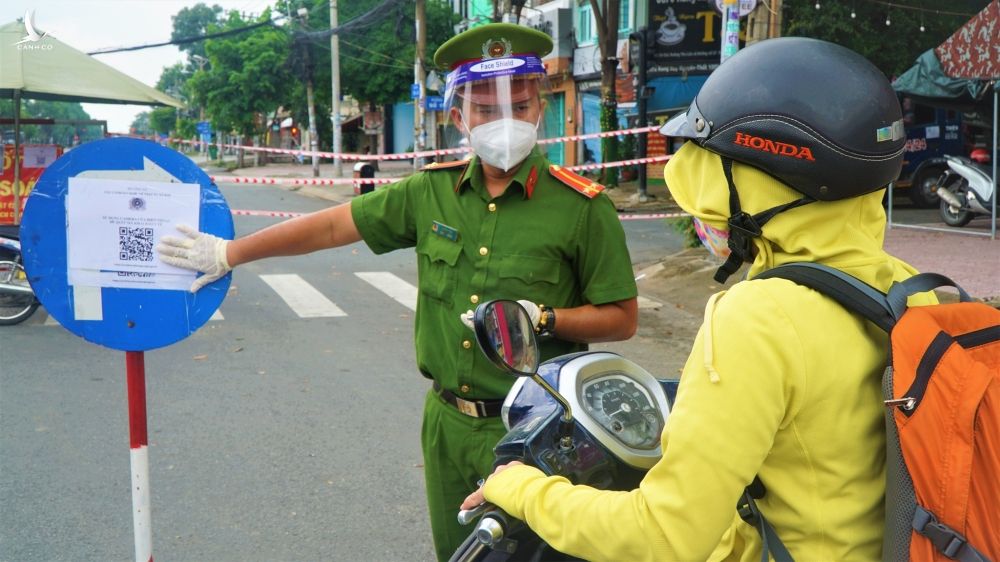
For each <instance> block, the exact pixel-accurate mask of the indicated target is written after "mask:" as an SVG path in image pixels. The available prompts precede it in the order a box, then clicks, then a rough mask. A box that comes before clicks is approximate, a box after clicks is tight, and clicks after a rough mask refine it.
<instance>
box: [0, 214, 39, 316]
mask: <svg viewBox="0 0 1000 562" xmlns="http://www.w3.org/2000/svg"><path fill="white" fill-rule="evenodd" d="M38 304H39V303H38V299H37V298H36V297H35V292H34V291H32V290H31V285H29V284H28V277H27V275H25V273H24V267H23V266H22V265H21V242H20V239H19V238H18V234H17V227H11V226H6V227H0V326H5V325H11V324H18V323H21V322H24V321H25V320H27V319H28V317H29V316H31V315H32V314H34V313H35V310H36V309H37V308H38Z"/></svg>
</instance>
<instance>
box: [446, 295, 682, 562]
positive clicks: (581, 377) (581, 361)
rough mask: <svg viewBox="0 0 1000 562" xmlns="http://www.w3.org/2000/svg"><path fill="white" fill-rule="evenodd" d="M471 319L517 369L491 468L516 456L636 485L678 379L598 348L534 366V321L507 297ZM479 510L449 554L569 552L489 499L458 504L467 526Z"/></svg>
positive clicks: (576, 474)
mask: <svg viewBox="0 0 1000 562" xmlns="http://www.w3.org/2000/svg"><path fill="white" fill-rule="evenodd" d="M474 326H475V332H476V340H477V342H478V343H479V347H480V349H481V350H482V351H483V353H484V354H485V355H486V357H488V358H489V359H490V360H491V361H492V362H493V363H494V364H496V365H497V367H499V368H501V369H503V370H505V371H507V372H509V373H510V374H511V375H513V376H516V377H519V378H518V380H517V381H516V382H515V383H514V386H513V387H512V388H511V390H510V392H509V393H508V394H507V398H506V400H505V401H504V404H503V407H502V409H501V416H502V418H503V422H504V425H505V426H506V427H507V429H508V433H507V434H506V435H505V436H504V437H503V439H501V440H500V442H499V443H497V445H496V447H495V448H494V453H495V455H496V461H495V463H494V466H499V465H501V464H505V463H508V462H510V461H513V460H519V461H522V462H524V463H526V464H530V465H533V466H536V467H538V468H539V469H541V470H542V471H543V472H545V473H546V474H549V475H556V474H558V475H561V476H565V477H566V478H568V479H569V480H570V481H571V482H573V483H574V484H585V485H588V486H592V487H594V488H601V489H606V490H631V489H634V488H637V487H638V485H639V482H640V480H642V477H643V475H644V474H645V473H646V471H647V470H649V469H650V468H651V467H652V466H653V465H654V464H655V463H656V462H657V460H659V458H660V456H661V451H660V434H661V433H662V432H663V427H664V425H665V424H666V421H667V416H668V415H669V412H670V407H671V405H672V404H673V400H674V397H675V396H676V393H677V385H678V383H679V381H677V380H666V381H661V380H658V379H656V378H655V377H653V375H651V374H649V373H648V372H647V371H645V370H644V369H643V368H642V367H639V366H638V365H636V364H635V363H633V362H632V361H629V360H628V359H625V358H624V357H621V356H620V355H617V354H615V353H610V352H605V351H597V352H582V353H573V354H569V355H563V356H561V357H556V358H553V359H550V360H548V361H546V362H544V363H542V364H541V365H539V362H538V353H539V350H538V344H537V342H536V341H535V332H534V330H533V326H532V324H531V320H530V318H529V317H528V314H527V312H525V310H524V308H522V307H521V305H519V304H518V303H517V302H514V301H505V300H499V301H490V302H487V303H483V304H481V305H479V307H478V308H477V309H476V312H475V317H474ZM477 517H478V518H479V522H478V523H477V524H476V526H475V528H474V530H473V531H472V532H471V534H470V535H469V537H468V538H467V539H466V540H465V542H464V543H463V544H462V545H461V546H460V547H459V549H458V550H457V551H456V552H455V554H454V555H453V556H452V557H451V561H452V562H478V561H482V560H489V561H508V560H511V561H513V560H530V561H541V560H572V559H573V558H571V557H569V556H567V555H564V554H562V553H560V552H557V551H555V550H554V549H552V548H551V547H550V546H549V545H548V544H546V543H545V542H544V541H542V540H541V539H540V538H539V537H538V535H536V534H535V533H534V532H532V531H531V529H530V528H528V526H527V525H525V524H524V522H522V521H519V520H517V519H514V518H513V517H511V516H510V515H508V514H506V513H504V512H503V511H502V510H500V509H499V508H497V507H496V506H493V505H491V504H489V503H484V504H482V505H480V506H477V507H475V508H473V509H471V510H467V511H461V512H459V515H458V520H459V522H460V523H462V524H463V525H465V524H469V523H471V522H472V521H473V520H475V519H476V518H477Z"/></svg>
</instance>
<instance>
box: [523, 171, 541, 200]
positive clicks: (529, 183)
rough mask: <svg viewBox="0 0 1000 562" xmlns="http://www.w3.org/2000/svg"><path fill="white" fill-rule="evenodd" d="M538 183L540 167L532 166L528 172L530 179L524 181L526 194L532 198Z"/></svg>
mask: <svg viewBox="0 0 1000 562" xmlns="http://www.w3.org/2000/svg"><path fill="white" fill-rule="evenodd" d="M536 183H538V167H537V166H532V167H531V171H530V172H528V179H527V180H525V182H524V196H525V197H526V198H528V199H531V194H532V193H534V192H535V184H536Z"/></svg>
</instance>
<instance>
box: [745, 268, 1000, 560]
mask: <svg viewBox="0 0 1000 562" xmlns="http://www.w3.org/2000/svg"><path fill="white" fill-rule="evenodd" d="M768 277H780V278H783V279H789V280H791V281H794V282H796V283H798V284H800V285H804V286H806V287H810V288H812V289H815V290H817V291H819V292H820V293H823V294H824V295H826V296H828V297H830V298H833V299H834V300H836V301H837V302H838V303H840V304H841V305H843V306H844V307H846V308H847V309H849V310H851V311H854V312H856V313H858V314H861V315H862V316H864V317H865V318H867V319H868V320H870V321H872V322H873V323H874V324H876V325H877V326H879V327H881V328H883V329H885V330H886V331H887V332H888V333H889V340H890V348H891V349H890V352H889V362H888V366H887V367H886V369H885V372H884V374H883V378H882V392H883V398H884V402H885V405H886V432H887V435H886V437H887V438H886V446H887V451H886V460H887V470H886V473H887V476H886V526H885V539H884V541H883V547H882V558H883V559H885V560H914V561H919V562H931V561H937V562H944V561H945V560H947V559H953V560H960V561H962V562H988V561H991V560H992V561H995V562H1000V310H997V309H995V308H993V307H991V306H988V305H986V304H983V303H976V302H971V299H970V298H969V295H968V294H966V292H965V291H964V290H962V289H961V287H958V285H956V284H955V283H953V282H952V281H951V280H950V279H948V278H946V277H944V276H942V275H938V274H934V273H922V274H919V275H916V276H914V277H911V278H910V279H907V280H906V281H903V282H902V283H896V284H894V285H893V286H892V288H891V289H890V290H889V294H888V295H885V294H883V293H881V292H879V291H878V290H876V289H874V288H872V287H870V286H869V285H866V284H865V283H863V282H861V281H859V280H858V279H855V278H854V277H852V276H850V275H847V274H845V273H843V272H841V271H838V270H836V269H832V268H829V267H826V266H823V265H819V264H815V263H795V264H788V265H783V266H779V267H776V268H774V269H771V270H768V271H766V272H764V273H762V274H761V275H759V276H757V277H756V279H762V278H768ZM946 285H947V286H952V287H955V288H957V289H958V291H959V296H960V300H961V302H958V303H953V304H939V305H932V306H919V307H913V308H907V306H906V299H907V297H909V296H910V295H913V294H916V293H921V292H924V291H930V290H932V289H935V288H938V287H941V286H946ZM751 495H753V494H752V493H751V490H750V489H748V493H747V494H745V495H744V500H743V502H742V503H744V504H746V503H747V502H749V504H750V506H747V505H743V506H741V507H742V508H743V509H741V512H747V513H750V514H751V519H754V518H753V515H756V516H757V517H756V519H754V520H751V521H749V522H751V523H752V524H755V525H757V527H758V530H760V531H761V534H762V536H763V537H764V541H763V542H764V553H763V557H764V558H765V559H766V557H767V556H768V551H769V550H770V551H771V554H772V555H774V557H775V559H777V560H779V561H780V560H791V557H790V556H788V551H787V550H786V549H785V548H784V545H782V544H781V543H780V540H779V539H778V538H777V535H776V534H775V533H774V530H773V528H771V527H770V525H768V524H767V522H766V521H765V520H764V518H763V516H760V515H759V512H758V511H757V510H756V506H755V505H753V499H752V497H751ZM786 557H787V558H786Z"/></svg>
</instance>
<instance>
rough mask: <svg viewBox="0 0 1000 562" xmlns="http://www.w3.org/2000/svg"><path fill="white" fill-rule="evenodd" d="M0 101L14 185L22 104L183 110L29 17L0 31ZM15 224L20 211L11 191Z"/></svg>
mask: <svg viewBox="0 0 1000 562" xmlns="http://www.w3.org/2000/svg"><path fill="white" fill-rule="evenodd" d="M0 98H6V99H13V100H14V185H15V186H18V184H19V181H20V161H19V160H20V143H21V138H20V137H21V134H20V116H21V99H22V98H28V99H43V100H55V101H73V102H85V103H122V104H141V105H169V106H173V107H177V108H182V107H184V104H183V103H182V102H180V101H179V100H177V99H174V98H172V97H170V96H168V95H167V94H164V93H163V92H161V91H159V90H157V89H156V88H152V87H150V86H147V85H145V84H143V83H142V82H140V81H138V80H136V79H135V78H132V77H130V76H128V75H126V74H124V73H122V72H119V71H118V70H115V69H114V68H112V67H110V66H108V65H106V64H104V63H103V62H101V61H99V60H97V59H95V58H93V57H91V56H89V55H87V54H85V53H83V52H81V51H78V50H76V49H74V48H73V47H70V46H69V45H67V44H65V43H63V42H62V41H60V40H58V39H56V38H55V37H53V36H51V35H48V34H47V33H44V32H41V31H39V30H36V29H35V28H34V27H33V26H32V24H31V19H30V16H28V15H27V14H26V15H25V19H24V20H23V21H22V20H18V21H14V22H11V23H8V24H5V25H3V26H0ZM13 191H14V223H15V224H16V223H17V222H18V217H19V214H20V211H21V208H20V191H21V190H20V189H18V188H15V189H14V190H13Z"/></svg>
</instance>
